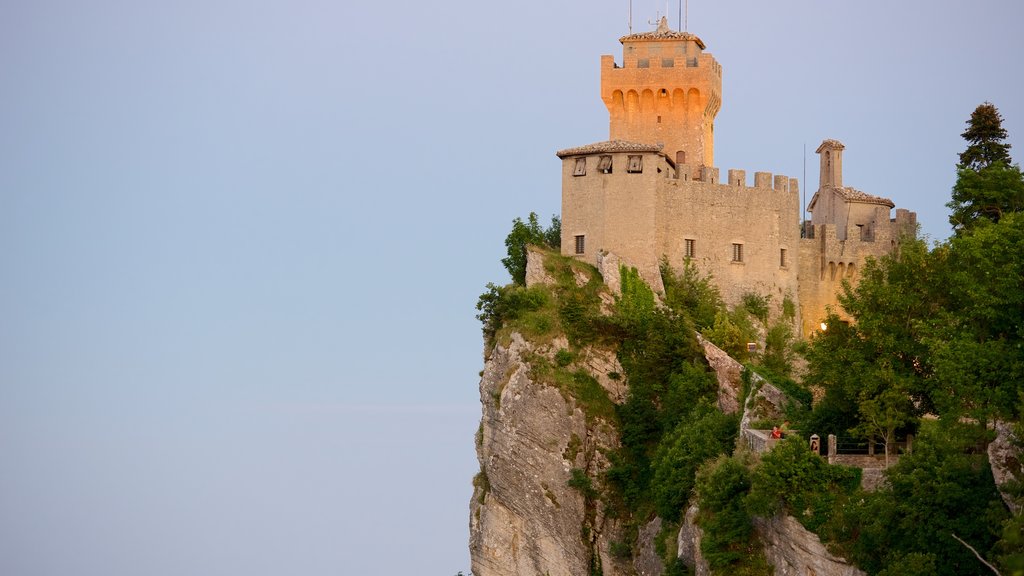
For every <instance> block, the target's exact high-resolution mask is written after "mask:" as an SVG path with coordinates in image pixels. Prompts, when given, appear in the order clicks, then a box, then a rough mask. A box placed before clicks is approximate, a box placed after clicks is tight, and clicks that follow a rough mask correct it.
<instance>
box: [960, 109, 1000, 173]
mask: <svg viewBox="0 0 1024 576" xmlns="http://www.w3.org/2000/svg"><path fill="white" fill-rule="evenodd" d="M961 136H963V138H964V140H967V142H968V143H969V144H970V145H969V146H967V150H964V151H963V152H961V153H960V167H961V168H970V169H972V170H975V171H977V170H980V169H982V168H985V167H988V166H990V165H992V163H993V162H999V161H1001V162H1003V163H1004V164H1006V165H1010V164H1011V163H1012V162H1013V161H1012V160H1011V159H1010V145H1009V144H1007V143H1006V142H1003V140H1006V129H1005V128H1003V116H1002V115H1001V114H1000V113H999V110H998V109H997V108H996V107H995V105H993V104H992V103H991V102H985V103H984V104H982V105H980V106H978V107H977V108H975V109H974V112H973V113H971V119H970V120H968V121H967V130H965V131H964V133H963V134H961Z"/></svg>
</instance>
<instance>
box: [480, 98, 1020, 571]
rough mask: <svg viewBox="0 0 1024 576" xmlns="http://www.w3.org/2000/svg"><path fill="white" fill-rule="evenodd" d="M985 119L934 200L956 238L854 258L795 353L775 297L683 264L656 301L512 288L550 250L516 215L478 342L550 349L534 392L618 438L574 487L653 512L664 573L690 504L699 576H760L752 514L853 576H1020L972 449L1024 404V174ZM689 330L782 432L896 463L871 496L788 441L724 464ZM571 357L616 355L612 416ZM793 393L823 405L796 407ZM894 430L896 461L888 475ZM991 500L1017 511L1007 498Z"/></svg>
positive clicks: (785, 309) (560, 283)
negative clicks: (620, 391)
mask: <svg viewBox="0 0 1024 576" xmlns="http://www.w3.org/2000/svg"><path fill="white" fill-rule="evenodd" d="M986 106H991V105H983V106H982V107H979V109H978V110H977V111H976V112H975V115H974V116H972V119H971V121H970V122H969V129H968V131H967V132H965V133H964V137H965V138H967V139H968V141H969V144H970V146H969V148H968V150H967V151H966V152H965V156H962V157H961V165H960V166H959V167H958V169H959V172H958V181H957V184H956V187H955V188H954V191H953V200H952V201H951V202H950V204H949V206H950V208H951V209H952V210H953V215H952V216H951V218H950V221H951V223H953V225H954V230H955V234H954V236H953V237H952V238H950V239H949V240H947V241H945V242H941V243H936V244H935V245H932V246H929V245H928V244H927V243H926V242H924V241H922V240H919V239H916V238H912V237H908V238H903V239H902V240H901V242H900V244H899V247H898V249H897V250H896V251H894V252H893V253H892V254H890V255H888V256H886V257H883V258H881V259H878V260H869V261H868V262H867V264H866V265H865V266H864V267H863V268H862V270H861V272H860V274H859V282H858V283H857V284H855V285H854V284H850V283H849V282H844V285H843V288H842V292H841V294H840V297H839V302H840V305H841V307H842V311H843V312H844V313H845V314H844V315H843V316H842V317H841V316H840V315H839V314H838V313H837V314H832V315H831V316H830V317H829V318H828V319H827V320H826V326H827V328H826V329H824V330H823V331H821V332H819V333H817V334H815V335H813V336H812V337H811V338H810V339H809V342H807V343H804V344H802V345H798V346H794V345H793V336H792V326H793V316H794V311H795V310H794V305H793V302H792V301H789V300H788V299H785V300H784V301H783V302H782V303H781V306H778V307H776V308H772V306H771V302H770V300H769V299H768V297H765V296H761V295H757V294H749V295H746V296H745V297H744V298H743V299H742V303H741V304H740V305H738V306H736V307H735V308H734V309H731V310H730V309H728V308H727V307H726V306H725V305H724V304H723V302H722V299H721V297H720V295H719V294H718V291H717V290H716V289H715V287H714V284H713V283H712V282H711V280H710V279H708V278H705V277H701V275H700V274H699V273H698V272H697V270H696V269H695V268H694V267H693V266H690V265H689V264H688V265H687V266H686V267H685V268H684V269H683V270H672V269H670V268H669V267H668V266H667V265H665V266H663V267H662V281H663V285H664V287H665V291H664V294H660V295H655V294H654V293H653V292H652V291H651V289H650V288H649V287H648V286H647V285H646V284H644V283H643V282H642V280H641V279H640V278H639V276H638V275H637V273H636V271H635V270H631V269H628V268H622V269H621V270H620V276H621V286H622V290H621V295H619V296H617V297H615V298H614V299H613V298H611V297H610V296H609V295H608V293H607V289H606V288H605V287H604V285H603V283H602V281H601V279H600V277H599V275H598V274H597V272H596V270H594V269H593V268H592V267H590V266H588V265H586V264H583V263H580V262H578V261H576V260H574V259H571V258H563V257H561V256H559V255H558V254H557V253H556V252H555V251H551V252H549V253H548V256H547V258H546V259H545V267H546V270H545V271H546V273H547V274H548V275H549V276H550V277H551V278H552V279H553V282H551V283H548V284H544V285H538V286H532V287H530V288H527V287H526V286H525V260H524V261H523V262H522V263H521V266H520V263H519V261H518V260H516V258H512V256H513V255H517V254H520V248H521V247H522V250H523V252H522V254H525V244H523V242H528V243H532V244H539V245H548V246H551V245H550V244H549V243H548V240H545V238H546V236H545V231H544V230H543V229H542V228H540V227H539V225H537V222H536V216H535V215H531V217H530V218H529V219H528V222H527V223H523V222H522V221H520V220H518V219H517V220H516V222H515V223H514V226H513V233H512V234H511V235H510V239H509V241H507V243H506V244H507V245H508V246H509V247H510V248H509V250H510V252H509V255H510V259H509V261H508V262H506V266H507V267H508V268H509V272H510V274H512V275H513V278H514V280H515V282H514V283H513V284H511V285H508V286H502V287H499V286H494V285H488V291H487V292H486V293H485V294H483V295H482V296H481V298H480V301H479V303H478V309H479V310H480V312H481V313H480V316H479V318H480V319H481V321H482V322H483V328H484V335H485V337H486V339H487V342H488V345H489V346H493V345H494V344H495V343H496V342H500V341H502V338H503V335H504V334H507V333H509V332H510V331H513V330H514V331H517V332H520V333H522V334H524V336H526V337H527V338H530V339H541V340H551V339H553V338H554V337H556V336H558V335H564V336H565V337H566V340H567V341H568V343H569V346H568V348H566V349H565V350H563V351H560V352H559V354H558V355H556V357H555V361H553V362H550V361H548V362H546V363H545V362H539V363H538V367H537V368H536V369H537V370H538V374H540V376H541V380H542V381H544V382H547V383H549V384H552V385H556V386H558V387H559V388H560V389H561V390H563V391H564V392H565V393H566V394H569V395H571V396H573V397H574V398H575V399H576V400H577V401H578V402H579V404H580V405H582V406H584V407H585V409H586V410H587V411H588V414H589V415H590V416H591V417H593V418H600V419H602V420H603V421H605V422H608V423H609V424H611V425H613V426H615V427H616V429H617V430H618V432H619V437H620V441H621V447H620V448H619V449H617V450H614V451H612V452H610V453H608V454H606V457H607V460H608V462H610V466H609V467H608V469H607V470H605V471H604V473H603V474H601V475H599V476H598V477H591V476H585V475H582V471H581V472H580V473H579V474H574V476H573V480H572V482H574V485H575V487H577V489H578V490H579V491H580V493H581V494H584V496H585V497H586V498H588V499H590V500H594V501H596V500H600V502H601V503H602V504H603V506H604V507H605V508H606V509H607V510H609V511H610V513H613V514H617V515H618V516H619V517H620V518H622V519H624V520H625V521H626V523H627V524H629V525H632V526H633V534H636V533H637V529H638V527H639V526H641V525H642V524H644V523H646V522H647V521H648V520H650V519H651V518H652V517H654V516H658V517H660V518H661V519H662V520H663V521H664V523H663V526H664V529H663V531H662V538H661V542H660V544H661V547H660V550H661V551H662V552H663V557H664V559H665V561H666V570H667V573H668V574H681V573H684V571H685V569H684V568H683V567H682V566H681V565H680V564H679V563H678V562H677V560H676V559H675V557H674V556H675V555H674V537H675V534H674V530H675V529H676V528H677V527H678V523H679V522H680V521H681V515H682V513H683V511H684V510H685V508H686V506H687V505H688V504H691V503H696V504H698V505H699V508H700V512H699V514H698V517H697V522H698V524H699V526H700V527H701V528H702V530H703V533H704V536H703V541H702V547H701V550H702V552H703V554H704V557H705V559H706V560H707V561H708V564H709V566H710V567H711V569H712V572H713V573H723V574H725V573H728V574H751V575H753V574H768V573H770V567H769V566H768V565H767V564H766V562H765V560H764V556H763V553H762V552H761V547H760V544H759V542H757V540H756V537H755V535H754V530H753V525H752V518H753V517H755V516H762V517H763V516H770V515H773V514H778V513H783V514H789V515H791V516H793V517H795V518H796V519H797V520H798V521H799V522H800V523H802V524H803V525H804V526H805V527H806V528H807V529H809V530H812V531H814V532H816V533H817V534H818V535H819V536H820V537H821V538H822V540H823V541H825V542H827V543H828V544H829V546H830V548H831V549H832V550H833V551H834V552H835V553H837V554H839V555H841V556H843V557H845V558H847V559H849V560H851V561H853V562H854V563H855V564H857V565H858V566H859V567H860V568H862V569H864V570H866V571H867V572H868V573H869V574H879V575H885V576H896V575H907V574H940V575H947V574H948V575H953V574H973V573H986V572H988V571H989V568H988V567H986V566H985V563H989V564H991V565H992V566H993V567H994V568H996V569H998V570H1001V571H1002V573H1003V574H1006V575H1009V574H1014V575H1024V520H1022V517H1021V516H1019V515H1016V516H1015V515H1012V514H1011V513H1010V512H1009V511H1008V510H1007V507H1006V505H1005V504H1004V503H1003V500H1002V499H1001V496H1000V493H999V492H998V490H997V487H996V485H995V482H994V480H993V475H992V470H991V467H990V463H989V462H988V456H987V454H986V447H987V445H988V443H989V442H991V441H992V439H993V437H994V432H993V430H994V425H995V423H996V422H1000V421H1002V422H1007V421H1012V422H1019V421H1020V419H1021V410H1022V407H1024V395H1022V388H1021V382H1024V213H1022V211H1024V175H1022V173H1021V171H1020V168H1019V167H1017V166H1011V165H1010V164H1009V163H1010V158H1009V154H1008V152H1007V149H1008V145H1005V146H1000V143H1001V141H1002V139H1005V131H1002V129H1001V126H999V122H995V123H994V124H993V122H992V119H993V118H995V119H996V120H999V116H998V111H995V109H994V107H992V109H991V110H989V109H987V108H986ZM993 111H994V116H993V114H992V112H993ZM554 228H555V225H554V224H553V225H552V229H554ZM549 230H550V229H549ZM520 269H521V270H522V274H523V275H522V278H523V280H522V281H520V280H519V279H518V276H517V275H518V274H519V270H520ZM844 318H845V319H844ZM846 319H848V320H846ZM698 332H700V333H702V334H703V335H704V336H705V337H707V338H708V339H710V340H711V341H713V342H715V343H716V344H717V345H718V346H719V347H721V348H723V349H724V350H726V351H727V352H729V353H730V355H733V357H734V358H737V359H739V360H741V361H743V362H748V363H749V367H750V369H751V370H756V371H757V372H758V373H760V374H762V375H763V376H764V377H765V378H767V379H768V380H770V381H771V382H773V383H774V384H776V386H777V387H778V388H779V389H781V390H783V391H784V392H785V393H786V395H788V396H789V397H790V399H791V400H792V401H791V403H790V404H789V405H788V406H787V414H786V416H787V417H788V418H789V419H790V420H791V421H792V423H793V427H794V428H795V429H798V430H801V431H803V432H804V433H805V434H810V433H816V434H818V435H819V436H820V437H821V438H822V439H824V438H826V436H827V435H828V434H835V435H837V436H846V437H852V438H854V439H859V440H860V441H863V442H865V443H867V442H878V443H880V444H881V446H882V447H883V449H884V451H885V453H886V455H887V457H888V455H889V454H892V455H893V456H894V458H893V461H894V464H893V465H892V466H891V467H888V469H887V470H886V473H885V482H884V483H883V485H882V487H881V488H880V489H878V490H875V491H870V492H868V491H864V490H862V489H861V488H860V480H861V478H860V470H859V469H853V468H845V467H842V466H832V465H829V464H827V461H826V460H824V459H822V458H820V457H818V456H817V455H814V454H812V453H811V452H810V451H808V450H807V448H806V441H805V440H804V439H802V438H800V437H798V436H797V435H792V437H791V438H790V439H788V440H785V441H783V442H781V443H779V444H778V445H777V446H776V447H775V448H774V450H772V451H771V452H769V453H767V454H765V455H763V457H760V458H756V457H753V456H751V455H750V454H746V453H742V452H739V453H735V454H734V453H733V452H734V450H733V447H734V446H735V444H736V442H735V437H736V432H737V428H738V422H737V418H736V417H735V416H730V415H726V414H723V413H722V412H721V411H719V410H718V408H717V407H716V406H715V394H716V380H715V378H714V376H713V375H712V373H711V372H710V370H709V367H708V366H707V362H706V360H705V359H704V355H703V351H702V349H701V347H700V346H699V345H698V343H697V340H696V334H697V333H698ZM759 339H760V340H761V341H762V342H764V343H765V344H766V345H765V348H764V351H763V352H761V353H756V352H755V353H753V354H752V353H751V352H750V351H749V350H748V348H747V343H748V342H755V341H758V340H759ZM587 346H599V347H603V348H605V349H608V350H614V351H615V353H616V355H617V358H618V360H619V363H620V364H621V366H622V372H623V373H622V374H614V375H611V374H609V375H608V376H609V377H612V376H614V378H616V379H619V378H621V379H624V380H625V383H626V384H627V385H628V388H627V392H626V395H625V399H624V400H622V401H621V402H618V403H616V402H612V401H611V399H610V398H609V397H608V396H607V394H606V393H605V392H604V390H603V389H602V388H601V387H600V386H599V385H598V384H597V383H596V382H595V381H593V378H592V377H589V376H587V375H586V373H585V372H584V371H582V370H580V369H577V368H574V360H575V358H576V355H577V354H579V352H580V351H581V350H582V349H583V348H584V347H587ZM797 351H799V352H801V354H802V355H803V356H804V359H805V360H806V369H805V370H803V371H802V373H801V374H800V378H799V379H800V381H801V382H797V381H795V380H793V379H791V377H792V374H793V356H794V354H795V353H796V352H797ZM588 377H589V378H590V380H588ZM806 386H813V387H815V388H816V389H817V390H818V391H819V392H820V393H819V394H818V395H817V399H816V401H815V402H814V405H813V408H812V407H811V394H810V392H809V391H808V388H807V387H806ZM908 433H912V434H915V435H916V439H915V442H914V444H913V451H912V452H910V453H906V454H899V455H898V456H899V457H898V461H896V460H897V459H896V458H895V456H897V453H896V449H895V446H896V444H897V439H899V438H903V437H905V435H906V434H908ZM1018 434H1019V435H1018V437H1024V434H1020V432H1018ZM886 465H887V466H888V461H887V464H886ZM1003 488H1004V489H1005V490H1004V491H1009V492H1010V493H1012V494H1013V495H1014V496H1015V497H1016V498H1017V499H1018V502H1019V503H1021V504H1024V488H1021V487H1020V486H1019V485H1018V486H1015V487H1014V486H1005V487H1003ZM614 548H615V550H614V551H613V552H614V554H615V555H616V556H620V557H622V556H627V557H628V556H631V555H635V554H636V553H637V552H638V551H637V549H636V544H635V542H620V543H616V545H615V546H614ZM598 568H599V567H598Z"/></svg>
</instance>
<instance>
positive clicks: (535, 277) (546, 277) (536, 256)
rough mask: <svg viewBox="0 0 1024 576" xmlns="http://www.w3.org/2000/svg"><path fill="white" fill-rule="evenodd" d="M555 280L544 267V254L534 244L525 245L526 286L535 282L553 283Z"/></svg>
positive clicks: (533, 284) (528, 286)
mask: <svg viewBox="0 0 1024 576" xmlns="http://www.w3.org/2000/svg"><path fill="white" fill-rule="evenodd" d="M554 283H555V280H554V278H552V277H551V275H550V274H548V272H547V270H545V269H544V255H543V254H542V253H541V252H540V251H538V249H537V247H536V246H527V247H526V287H527V288H530V287H532V286H536V285H537V284H554Z"/></svg>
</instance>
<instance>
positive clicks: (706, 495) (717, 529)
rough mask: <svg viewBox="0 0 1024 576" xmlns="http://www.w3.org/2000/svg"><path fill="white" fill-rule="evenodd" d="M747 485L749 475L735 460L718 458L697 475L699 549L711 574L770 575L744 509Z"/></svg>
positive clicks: (741, 463)
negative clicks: (700, 532) (700, 531)
mask: <svg viewBox="0 0 1024 576" xmlns="http://www.w3.org/2000/svg"><path fill="white" fill-rule="evenodd" d="M750 484H751V480H750V471H749V470H748V469H747V466H746V465H745V464H744V463H743V462H741V461H739V460H737V459H736V458H728V457H725V456H722V457H719V458H718V459H717V460H714V461H711V462H708V463H707V464H705V465H704V466H702V467H701V469H700V471H699V472H698V474H697V481H696V485H697V503H698V506H699V508H700V513H699V514H698V516H697V524H699V525H700V527H701V529H702V530H703V531H704V535H703V537H702V538H701V543H700V549H701V552H702V553H703V554H704V558H705V559H706V560H707V562H708V566H709V567H710V568H711V570H712V573H713V574H730V575H733V576H755V575H758V576H760V575H763V576H768V575H770V574H772V572H773V571H772V569H771V566H769V565H768V562H767V561H766V560H765V558H764V548H763V546H762V545H761V543H760V542H759V541H758V540H757V538H756V537H755V535H754V529H753V524H752V523H751V518H750V513H749V512H748V511H747V508H746V506H745V505H744V496H745V495H746V494H747V492H748V491H749V490H750Z"/></svg>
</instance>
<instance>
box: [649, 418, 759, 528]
mask: <svg viewBox="0 0 1024 576" xmlns="http://www.w3.org/2000/svg"><path fill="white" fill-rule="evenodd" d="M738 424H739V423H738V421H737V419H736V416H734V415H728V414H723V413H722V412H720V411H719V410H718V409H716V408H715V407H714V406H712V405H711V404H710V403H709V402H706V401H705V402H702V403H701V404H699V405H698V406H697V407H696V408H695V409H694V411H693V412H692V413H691V414H690V416H689V417H688V418H687V419H686V420H684V421H682V422H680V423H679V424H678V425H677V426H676V428H675V430H673V431H671V432H669V433H668V434H667V435H666V436H665V437H664V438H663V439H662V441H661V443H660V445H659V447H658V451H657V453H656V454H655V456H654V461H653V466H654V478H653V481H652V483H651V488H652V490H653V491H654V497H655V500H656V503H657V510H658V515H659V516H661V517H662V518H663V519H665V520H668V521H671V522H675V521H678V520H679V516H680V514H681V513H682V511H683V507H684V506H685V505H686V502H687V501H688V500H689V498H690V492H691V491H692V490H693V483H694V477H695V475H696V473H697V468H698V467H699V466H700V465H701V464H702V463H703V462H704V461H706V460H710V459H712V458H714V457H716V456H718V455H720V454H728V453H730V452H731V451H732V445H733V444H735V441H736V440H735V439H736V432H737V430H738Z"/></svg>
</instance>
